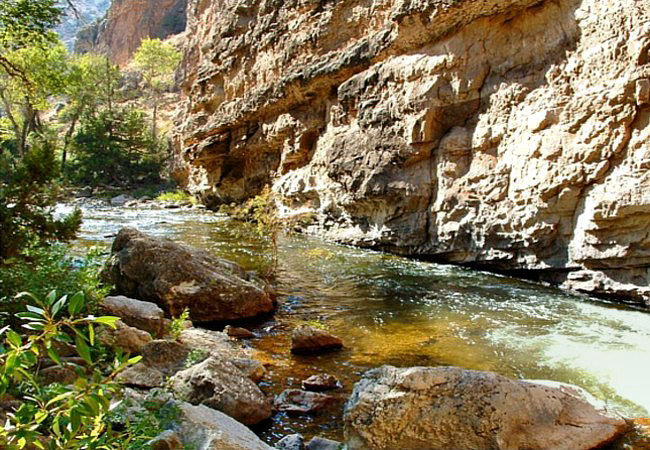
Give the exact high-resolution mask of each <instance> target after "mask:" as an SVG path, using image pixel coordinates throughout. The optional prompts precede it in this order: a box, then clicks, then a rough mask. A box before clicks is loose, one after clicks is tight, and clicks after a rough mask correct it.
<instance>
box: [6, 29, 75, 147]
mask: <svg viewBox="0 0 650 450" xmlns="http://www.w3.org/2000/svg"><path fill="white" fill-rule="evenodd" d="M4 58H5V59H6V60H7V61H9V62H10V64H11V65H12V67H13V68H14V69H15V70H18V71H19V72H20V73H21V76H13V75H12V74H11V73H10V72H8V71H2V70H0V101H1V107H2V109H3V112H4V114H3V115H4V116H5V117H6V118H7V119H8V124H9V125H10V130H11V131H12V132H13V140H14V145H15V149H16V155H15V156H16V157H19V158H20V157H23V155H24V154H25V153H26V152H27V150H28V144H29V138H30V136H31V135H33V134H35V133H36V134H40V135H42V134H43V131H44V129H43V124H42V122H41V117H40V111H41V110H44V109H45V108H47V106H48V103H47V100H48V98H49V97H51V96H54V95H59V94H62V93H63V91H64V86H65V84H66V74H67V70H66V69H67V67H66V49H65V47H63V45H62V44H61V43H60V42H58V41H55V40H54V39H52V40H51V42H48V43H46V44H43V45H38V46H37V45H34V46H29V47H20V48H17V49H12V50H9V51H6V53H5V54H4Z"/></svg>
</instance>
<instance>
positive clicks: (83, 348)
mask: <svg viewBox="0 0 650 450" xmlns="http://www.w3.org/2000/svg"><path fill="white" fill-rule="evenodd" d="M75 346H76V347H77V353H79V356H81V358H83V360H84V361H86V362H87V363H88V364H92V363H93V361H92V359H91V357H90V349H89V348H88V344H86V342H85V340H84V339H83V337H81V335H80V334H79V333H77V335H76V336H75Z"/></svg>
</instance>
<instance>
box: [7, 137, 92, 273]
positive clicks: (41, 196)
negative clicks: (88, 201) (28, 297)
mask: <svg viewBox="0 0 650 450" xmlns="http://www.w3.org/2000/svg"><path fill="white" fill-rule="evenodd" d="M58 175H59V171H58V164H57V162H56V157H55V154H54V148H53V146H52V143H51V140H48V139H47V138H45V137H42V138H38V139H36V142H35V143H34V145H32V146H31V147H30V148H29V150H28V151H27V153H26V154H25V155H24V156H23V157H22V158H19V159H16V158H14V157H12V155H10V154H8V152H6V151H5V152H3V153H2V154H0V266H2V265H3V264H5V263H8V261H9V259H11V258H14V257H17V256H20V255H21V252H23V251H25V250H26V249H28V248H29V247H30V246H33V245H47V244H49V243H51V242H54V241H67V240H70V239H72V238H74V236H75V234H76V232H77V230H78V229H79V226H80V225H81V213H80V211H79V210H76V211H75V212H73V213H72V214H70V215H69V216H67V217H64V218H62V219H57V218H55V217H54V211H53V210H54V205H55V204H56V201H57V199H58V197H59V186H58V184H57V179H58Z"/></svg>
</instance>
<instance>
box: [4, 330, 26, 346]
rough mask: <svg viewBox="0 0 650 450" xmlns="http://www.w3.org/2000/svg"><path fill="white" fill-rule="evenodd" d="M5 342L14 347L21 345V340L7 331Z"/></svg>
mask: <svg viewBox="0 0 650 450" xmlns="http://www.w3.org/2000/svg"><path fill="white" fill-rule="evenodd" d="M7 340H8V341H9V343H10V344H11V345H13V346H14V347H20V346H21V345H23V339H22V338H21V337H20V335H19V334H18V333H16V332H15V331H13V330H9V331H8V332H7Z"/></svg>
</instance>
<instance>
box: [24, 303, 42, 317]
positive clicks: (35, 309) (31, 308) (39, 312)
mask: <svg viewBox="0 0 650 450" xmlns="http://www.w3.org/2000/svg"><path fill="white" fill-rule="evenodd" d="M26 308H27V311H30V312H32V313H34V314H37V315H39V316H41V318H42V317H44V316H45V311H44V310H43V309H41V308H39V307H38V306H32V305H27V306H26Z"/></svg>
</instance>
